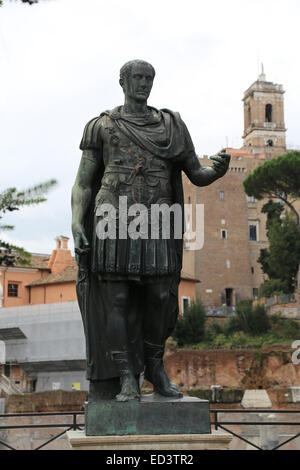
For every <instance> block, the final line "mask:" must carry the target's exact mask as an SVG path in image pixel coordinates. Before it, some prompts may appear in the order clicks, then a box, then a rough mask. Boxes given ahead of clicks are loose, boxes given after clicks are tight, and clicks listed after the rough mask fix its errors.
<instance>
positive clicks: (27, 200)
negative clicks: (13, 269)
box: [0, 179, 57, 266]
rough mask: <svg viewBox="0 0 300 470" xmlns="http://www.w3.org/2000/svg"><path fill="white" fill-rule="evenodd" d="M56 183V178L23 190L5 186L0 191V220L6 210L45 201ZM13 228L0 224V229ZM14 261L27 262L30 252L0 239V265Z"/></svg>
mask: <svg viewBox="0 0 300 470" xmlns="http://www.w3.org/2000/svg"><path fill="white" fill-rule="evenodd" d="M56 183H57V182H56V180H54V179H52V180H49V181H46V182H45V183H42V184H38V185H35V186H33V187H31V188H28V189H25V190H23V191H18V190H17V189H16V188H7V189H5V190H4V191H2V192H0V220H1V219H2V218H3V214H5V213H6V212H13V211H16V210H19V209H20V208H22V207H24V206H32V205H35V204H40V203H41V202H44V201H46V198H45V194H46V193H48V191H49V190H50V189H52V188H53V187H54V186H55V185H56ZM13 229H14V226H13V225H3V224H1V225H0V230H1V231H4V230H13ZM16 261H18V263H20V264H27V263H28V262H29V261H30V254H29V253H27V252H26V251H25V250H24V249H23V248H20V247H18V246H15V245H11V244H9V243H6V242H5V241H4V240H0V265H5V266H12V265H13V264H15V262H16Z"/></svg>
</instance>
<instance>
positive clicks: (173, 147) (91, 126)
mask: <svg viewBox="0 0 300 470" xmlns="http://www.w3.org/2000/svg"><path fill="white" fill-rule="evenodd" d="M150 109H151V110H152V114H151V115H150V116H147V117H132V116H130V117H129V116H124V115H122V114H121V112H120V111H121V107H118V108H115V109H113V110H112V111H105V112H104V113H101V114H100V116H99V117H97V118H94V119H92V120H91V121H89V122H88V123H87V125H86V127H85V130H84V133H83V137H82V140H81V144H80V149H81V150H87V149H94V150H99V151H102V150H101V149H102V145H101V120H102V119H103V118H104V117H106V118H108V120H109V121H110V122H111V123H112V124H113V125H115V126H116V127H117V128H118V130H119V131H120V132H122V133H123V134H124V135H125V136H127V138H129V140H131V141H132V142H133V143H135V144H136V145H138V146H139V147H140V148H141V149H142V150H147V151H148V152H151V154H153V155H155V156H157V157H159V158H161V159H167V160H168V161H169V162H171V163H172V173H171V185H172V190H173V203H178V204H180V205H181V208H182V221H183V224H182V227H184V200H183V188H182V180H181V171H182V170H183V169H184V168H185V162H186V159H187V158H189V160H190V158H191V156H192V157H193V158H197V157H196V154H195V150H194V146H193V143H192V140H191V137H190V135H189V132H188V130H187V128H186V126H185V124H184V122H183V121H182V120H181V117H180V115H179V113H175V112H172V111H170V110H167V109H163V110H160V111H158V110H156V109H155V108H150ZM158 126H160V127H163V128H164V129H165V139H164V140H163V141H160V142H157V139H156V133H155V129H157V127H158ZM104 170H105V166H104V163H103V165H100V169H99V175H97V178H95V181H96V184H95V186H94V187H93V191H92V192H93V194H92V198H91V201H92V202H91V205H90V207H89V209H88V211H87V215H86V217H85V221H84V228H85V233H86V235H87V238H88V240H89V242H90V245H91V242H92V238H93V230H94V229H95V228H94V212H95V199H96V195H97V193H98V191H99V189H100V187H101V180H102V177H103V174H104ZM182 246H183V240H182V238H181V239H176V240H175V247H176V248H175V249H176V255H177V266H178V269H177V271H176V272H175V273H173V274H172V279H171V283H170V284H169V286H170V287H169V289H170V292H169V294H170V295H169V296H168V299H169V300H168V301H169V309H170V312H172V314H171V316H170V318H171V321H170V324H169V328H168V331H167V333H166V339H167V337H168V336H169V335H170V334H171V333H172V331H173V329H174V326H175V324H176V320H177V316H178V285H179V282H180V271H181V267H182ZM91 258H92V254H91V253H90V254H88V255H84V256H83V257H82V259H81V263H80V266H79V271H78V277H77V284H76V289H77V297H78V303H79V307H80V311H81V315H82V320H83V326H84V332H85V338H86V360H87V373H86V375H87V379H88V380H108V379H112V378H115V377H118V375H119V373H118V370H117V368H116V366H115V364H114V362H113V361H112V359H111V355H110V351H109V345H108V342H107V335H106V318H107V316H108V315H109V311H108V309H107V306H106V302H105V297H104V295H103V293H102V292H101V282H103V281H99V277H98V276H97V273H94V272H92V270H91ZM104 282H105V281H104ZM107 282H109V281H107ZM143 302H144V298H143V295H142V290H141V288H140V286H136V291H135V295H133V296H131V298H130V306H129V311H128V334H129V336H130V337H129V339H128V347H129V350H130V353H131V357H132V362H133V369H134V373H135V374H140V373H141V372H142V371H143V370H144V358H143V337H142V336H143V335H142V322H141V320H142V312H143V309H144V306H143Z"/></svg>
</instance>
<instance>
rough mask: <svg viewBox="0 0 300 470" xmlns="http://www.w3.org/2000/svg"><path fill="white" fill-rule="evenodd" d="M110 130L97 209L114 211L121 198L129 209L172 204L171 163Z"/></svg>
mask: <svg viewBox="0 0 300 470" xmlns="http://www.w3.org/2000/svg"><path fill="white" fill-rule="evenodd" d="M113 130H114V132H111V133H110V136H109V139H108V142H107V145H106V162H105V163H106V166H105V171H104V175H103V178H102V181H101V189H100V191H99V193H98V195H97V201H96V205H97V206H98V205H99V204H100V203H110V204H112V205H114V206H115V207H117V204H118V202H119V197H120V196H126V197H127V204H128V205H132V204H143V205H145V206H146V207H150V205H151V204H157V203H171V202H172V187H171V184H170V179H171V170H172V168H171V163H170V162H168V161H167V160H165V159H162V158H159V157H156V156H154V155H152V154H151V153H150V152H149V151H147V150H143V149H142V148H140V147H139V146H137V145H136V144H134V143H132V142H130V140H129V139H128V138H127V137H125V136H123V135H120V134H121V133H120V132H115V129H114V128H113Z"/></svg>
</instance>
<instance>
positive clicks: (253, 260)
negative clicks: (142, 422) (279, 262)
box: [184, 70, 299, 313]
mask: <svg viewBox="0 0 300 470" xmlns="http://www.w3.org/2000/svg"><path fill="white" fill-rule="evenodd" d="M283 95H284V91H283V88H282V85H277V84H274V83H272V82H268V81H266V77H265V74H264V73H263V70H262V73H261V75H260V76H259V77H258V79H257V80H256V81H255V82H254V83H253V84H252V85H251V86H250V87H249V88H248V89H247V90H246V92H245V93H244V97H243V103H244V135H243V141H244V142H243V143H244V145H243V147H242V148H240V149H233V148H227V152H228V153H230V154H231V155H232V159H231V164H230V169H229V171H228V173H227V174H226V175H225V176H224V177H223V178H221V179H219V180H218V181H216V182H215V183H214V184H212V185H210V186H207V187H203V188H197V187H195V186H194V185H192V184H191V183H190V182H189V180H188V179H187V178H184V193H185V203H186V204H189V203H192V213H191V217H192V219H193V221H194V222H195V204H204V245H203V248H202V249H200V250H197V251H193V250H190V248H189V244H186V245H185V250H184V271H185V272H187V273H190V274H191V275H193V276H194V277H196V278H200V279H201V283H200V284H197V287H196V289H197V294H198V295H199V296H200V297H201V299H202V300H203V301H204V303H205V304H206V305H207V306H208V307H211V309H210V310H211V311H214V310H217V311H218V312H219V313H221V312H222V310H223V311H224V310H225V311H230V310H233V308H234V306H235V305H236V303H237V302H238V301H240V300H243V299H251V298H256V297H257V295H258V289H259V286H260V284H261V283H263V282H264V279H265V278H264V274H263V272H262V270H261V267H260V265H259V264H258V263H257V258H258V257H259V254H260V250H261V249H262V248H266V247H267V246H268V240H267V236H266V216H265V214H262V213H261V208H262V206H263V205H264V204H265V203H266V202H267V201H266V200H262V201H256V200H254V199H253V198H251V197H247V195H246V194H245V192H244V189H243V180H244V179H245V178H246V176H247V175H248V174H249V173H251V172H252V171H253V170H254V169H255V168H256V167H257V166H259V165H261V164H263V163H264V162H265V161H266V160H268V159H270V158H276V157H277V156H279V155H281V154H283V153H285V152H286V151H287V149H286V140H285V135H286V129H285V124H284V101H283ZM201 164H203V165H204V166H205V165H211V161H210V160H209V158H208V157H203V159H201ZM297 206H298V207H299V203H298V204H297ZM188 224H189V223H188ZM194 225H195V223H194ZM194 225H193V227H192V226H191V227H190V230H193V229H194Z"/></svg>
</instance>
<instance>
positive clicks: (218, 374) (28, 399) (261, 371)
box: [6, 345, 300, 413]
mask: <svg viewBox="0 0 300 470" xmlns="http://www.w3.org/2000/svg"><path fill="white" fill-rule="evenodd" d="M292 352H293V351H291V349H290V348H289V347H288V346H277V347H276V346H274V345H272V346H270V347H269V348H265V349H264V350H257V351H253V350H250V349H239V350H222V349H220V350H205V351H197V350H184V349H182V350H170V349H169V350H167V352H166V356H165V365H166V370H167V372H168V374H169V376H170V378H171V380H172V381H173V382H175V383H177V384H179V385H180V386H181V387H182V388H183V390H184V391H185V393H186V394H189V395H193V392H196V391H197V390H198V392H197V393H202V396H203V398H205V397H206V398H209V399H211V396H210V394H211V390H210V388H211V386H212V385H219V386H221V387H222V388H223V389H226V390H221V391H220V394H221V395H220V397H221V396H222V397H223V398H221V399H220V400H219V399H217V400H216V401H214V400H213V402H216V403H218V402H219V403H220V402H222V403H228V404H229V403H232V404H236V405H238V402H239V401H240V398H241V396H242V392H243V390H246V389H260V388H262V389H266V390H267V391H268V394H269V396H270V398H271V401H272V403H273V405H274V406H275V407H276V406H284V404H289V403H291V397H289V396H288V393H289V389H290V387H296V386H300V364H299V365H296V364H293V363H292V360H291V355H292ZM199 389H201V391H200V392H199ZM143 391H144V393H145V392H150V391H151V388H150V384H147V382H144V386H143ZM86 395H87V392H86V391H72V392H70V391H64V390H55V391H49V392H36V393H26V394H24V395H11V396H9V397H6V413H21V412H24V413H29V412H42V411H50V412H51V411H53V412H54V411H80V410H82V409H83V405H84V402H85V400H86ZM232 397H233V398H232ZM293 406H295V404H294V403H293Z"/></svg>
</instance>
